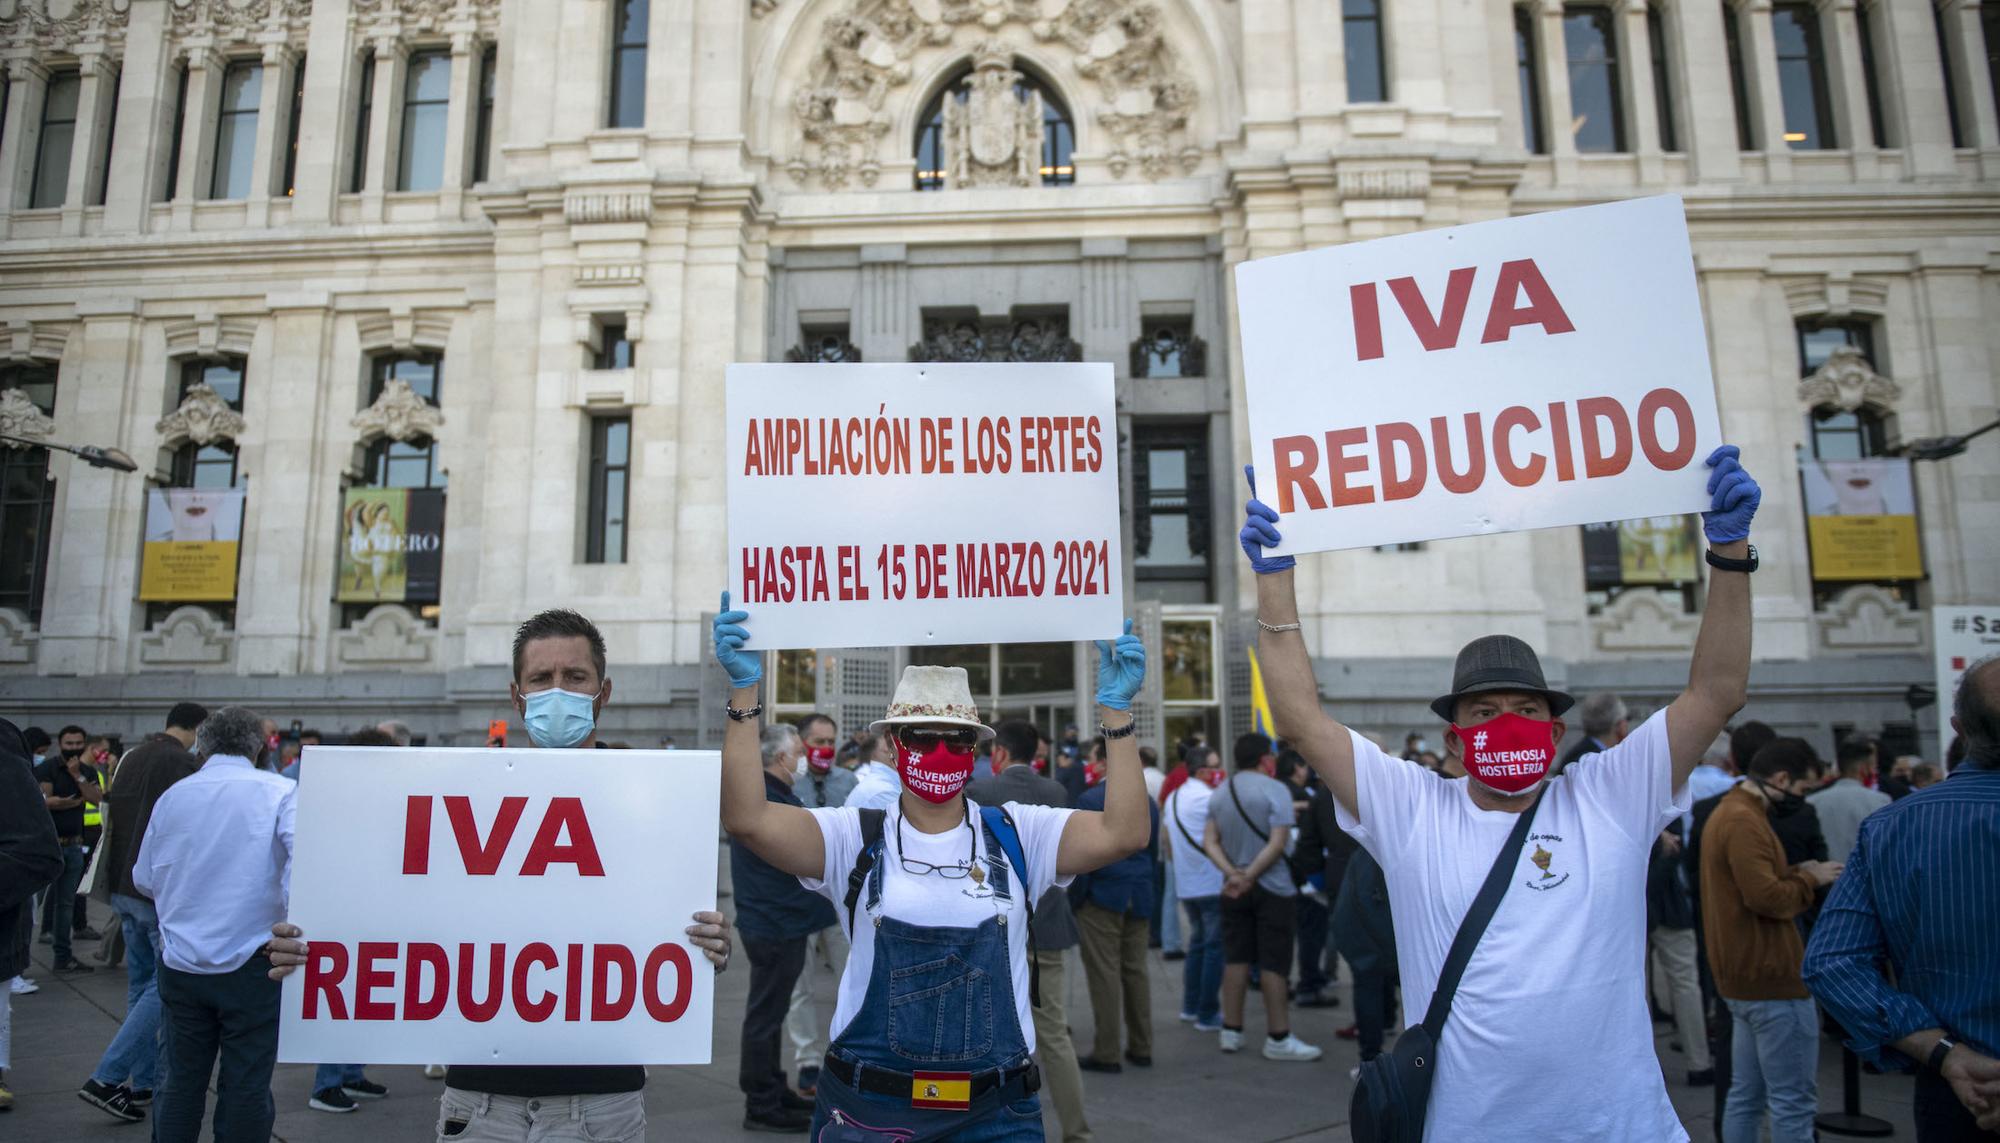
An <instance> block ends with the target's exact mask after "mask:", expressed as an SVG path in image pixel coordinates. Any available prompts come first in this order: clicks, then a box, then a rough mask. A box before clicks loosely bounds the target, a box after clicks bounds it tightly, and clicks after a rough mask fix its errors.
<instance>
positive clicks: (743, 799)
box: [715, 591, 826, 877]
mask: <svg viewBox="0 0 2000 1143" xmlns="http://www.w3.org/2000/svg"><path fill="white" fill-rule="evenodd" d="M749 621H750V613H749V612H747V611H731V610H730V609H729V593H728V592H726V591H725V592H723V593H722V611H721V613H720V614H718V615H717V616H716V617H715V661H716V662H717V663H719V664H721V666H722V669H723V671H725V672H726V673H727V674H728V675H729V682H730V691H729V707H730V709H731V710H749V709H750V708H752V707H754V706H756V705H757V688H758V684H759V683H761V682H762V681H763V678H764V668H763V665H762V664H761V663H759V662H758V657H757V653H756V652H755V651H745V650H744V649H743V644H744V643H745V642H746V641H747V640H748V639H749V638H750V632H749V630H748V629H746V628H745V627H744V626H743V624H745V623H748V622H749ZM757 728H758V721H757V719H755V718H746V719H741V720H739V719H735V718H731V719H729V724H728V725H727V726H726V727H724V728H723V732H722V828H723V829H725V830H728V831H729V836H731V837H733V838H735V839H736V840H738V841H740V842H742V843H743V844H744V845H747V846H749V847H750V851H751V852H752V853H755V854H756V855H757V856H759V857H761V858H763V859H764V860H765V861H768V862H770V863H771V864H772V865H775V866H777V867H778V868H779V869H782V870H784V871H785V872H787V873H789V874H791V875H792V876H794V877H819V876H822V875H823V874H824V873H825V872H826V837H825V835H824V834H822V833H821V832H820V828H819V822H818V821H816V820H814V818H813V816H812V814H810V813H808V812H807V811H806V810H804V809H801V808H800V807H798V806H787V805H783V804H780V803H777V802H772V801H767V800H766V799H765V797H764V762H763V756H762V755H761V754H760V753H759V752H758V748H757V734H758V730H757Z"/></svg>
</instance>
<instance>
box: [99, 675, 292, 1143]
mask: <svg viewBox="0 0 2000 1143" xmlns="http://www.w3.org/2000/svg"><path fill="white" fill-rule="evenodd" d="M264 746H265V733H264V720H263V718H262V717H261V716H260V715H258V714H257V712H256V711H253V710H249V709H247V708H245V707H240V706H230V707H224V708H222V709H221V710H219V711H216V712H215V713H214V714H212V715H210V716H209V717H208V719H207V720H206V721H204V722H203V723H202V724H201V726H200V727H199V728H198V729H197V730H196V731H195V743H194V747H195V757H196V758H197V759H199V760H200V761H201V769H200V770H198V771H196V772H195V773H193V774H191V775H189V776H188V777H187V778H184V779H182V780H181V781H179V782H177V783H175V784H174V785H173V787H172V788H170V789H168V790H167V792H166V793H164V794H161V795H160V800H159V801H158V802H157V803H156V804H155V805H154V807H153V816H152V818H151V819H150V820H149V821H148V822H147V824H146V833H145V837H144V839H143V840H142V841H141V842H140V845H139V857H138V860H137V861H135V862H134V863H133V866H132V881H133V884H134V885H136V886H137V887H138V889H139V891H140V892H141V893H143V894H145V895H147V896H149V897H151V898H152V899H153V905H154V907H155V908H156V909H157V910H158V912H159V918H160V959H161V962H162V963H161V965H160V969H159V988H160V1002H161V1005H162V1006H163V1008H164V1009H165V1012H166V1017H167V1080H166V1086H165V1089H164V1090H163V1091H161V1092H160V1094H159V1097H158V1100H157V1104H156V1109H155V1111H154V1117H155V1118H154V1125H153V1126H154V1133H153V1137H154V1138H155V1139H157V1140H161V1141H162V1143H180V1141H188V1143H192V1140H194V1139H195V1138H196V1136H197V1135H199V1134H200V1131H201V1120H202V1112H203V1105H204V1103H205V1101H206V1099H207V1096H208V1086H209V1076H210V1074H211V1073H212V1072H214V1071H215V1069H216V1064H217V1060H218V1057H219V1058H220V1062H221V1075H220V1077H219V1079H218V1082H217V1083H216V1085H215V1086H216V1104H215V1138H216V1140H217V1143H235V1141H238V1140H241V1141H244V1143H249V1141H251V1140H256V1141H260V1143H261V1141H262V1140H267V1139H269V1138H270V1137H271V1124H272V1121H273V1119H274V1118H275V1109H274V1107H273V1105H272V1102H271V1068H272V1066H273V1065H274V1064H275V1063H276V1062H277V1056H278V1001H279V991H280V990H279V986H278V984H277V982H276V981H273V980H271V979H270V977H269V976H268V975H267V974H268V973H269V972H270V970H271V962H270V960H269V959H268V957H267V955H266V949H265V942H266V941H268V940H269V939H270V932H271V926H272V925H273V924H275V923H277V922H278V921H281V920H283V919H284V916H285V906H286V902H287V899H288V896H289V892H290V885H291V875H292V815H293V806H294V801H295V798H296V797H297V791H298V786H297V784H296V783H293V782H288V781H286V780H285V779H284V778H281V777H279V776H278V775H276V774H273V773H270V772H268V771H265V770H260V769H258V768H257V764H256V762H255V761H254V759H256V757H257V755H258V753H259V752H260V751H261V750H263V749H264Z"/></svg>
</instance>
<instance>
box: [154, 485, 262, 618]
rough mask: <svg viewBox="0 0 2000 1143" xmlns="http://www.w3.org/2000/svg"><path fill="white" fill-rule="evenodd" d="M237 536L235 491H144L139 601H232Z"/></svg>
mask: <svg viewBox="0 0 2000 1143" xmlns="http://www.w3.org/2000/svg"><path fill="white" fill-rule="evenodd" d="M242 536H243V490H242V489H241V488H154V489H151V490H149V491H148V492H147V493H146V541H145V547H144V552H143V554H142V556H141V560H140V567H139V598H140V599H141V600H144V601H146V602H148V603H152V602H160V603H228V602H230V601H232V600H234V599H235V598H236V556H237V552H238V549H239V546H240V544H241V541H242Z"/></svg>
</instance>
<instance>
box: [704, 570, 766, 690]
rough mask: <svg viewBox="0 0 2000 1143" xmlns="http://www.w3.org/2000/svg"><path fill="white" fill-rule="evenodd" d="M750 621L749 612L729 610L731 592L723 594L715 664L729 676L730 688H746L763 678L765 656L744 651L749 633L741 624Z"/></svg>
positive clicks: (716, 639) (716, 636)
mask: <svg viewBox="0 0 2000 1143" xmlns="http://www.w3.org/2000/svg"><path fill="white" fill-rule="evenodd" d="M749 619H750V613H749V612H747V611H731V610H729V593H728V592H726V591H725V592H723V593H722V611H721V612H720V613H718V614H717V615H716V617H715V661H716V662H718V663H721V664H722V669H723V670H724V671H726V672H727V673H728V674H729V684H730V685H731V686H736V687H747V686H749V685H751V684H752V683H757V682H761V681H763V678H764V657H763V656H762V655H759V654H758V653H757V652H755V651H745V650H744V649H743V644H744V642H745V641H747V640H748V639H749V638H750V632H748V631H746V630H744V628H743V626H742V625H743V624H744V623H746V622H748V621H749Z"/></svg>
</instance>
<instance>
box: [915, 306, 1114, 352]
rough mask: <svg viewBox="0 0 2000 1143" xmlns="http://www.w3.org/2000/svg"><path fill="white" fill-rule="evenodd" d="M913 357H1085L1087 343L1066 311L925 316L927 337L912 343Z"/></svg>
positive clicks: (925, 333)
mask: <svg viewBox="0 0 2000 1143" xmlns="http://www.w3.org/2000/svg"><path fill="white" fill-rule="evenodd" d="M910 360H911V361H1082V360H1083V346H1082V345H1081V344H1079V343H1078V342H1076V341H1073V340H1071V338H1070V336H1069V318H1068V317H1066V316H1062V315H1050V316H1036V317H1015V318H975V317H955V318H939V317H930V318H925V319H924V339H923V340H922V341H920V342H918V343H917V344H915V345H912V346H911V347H910Z"/></svg>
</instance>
